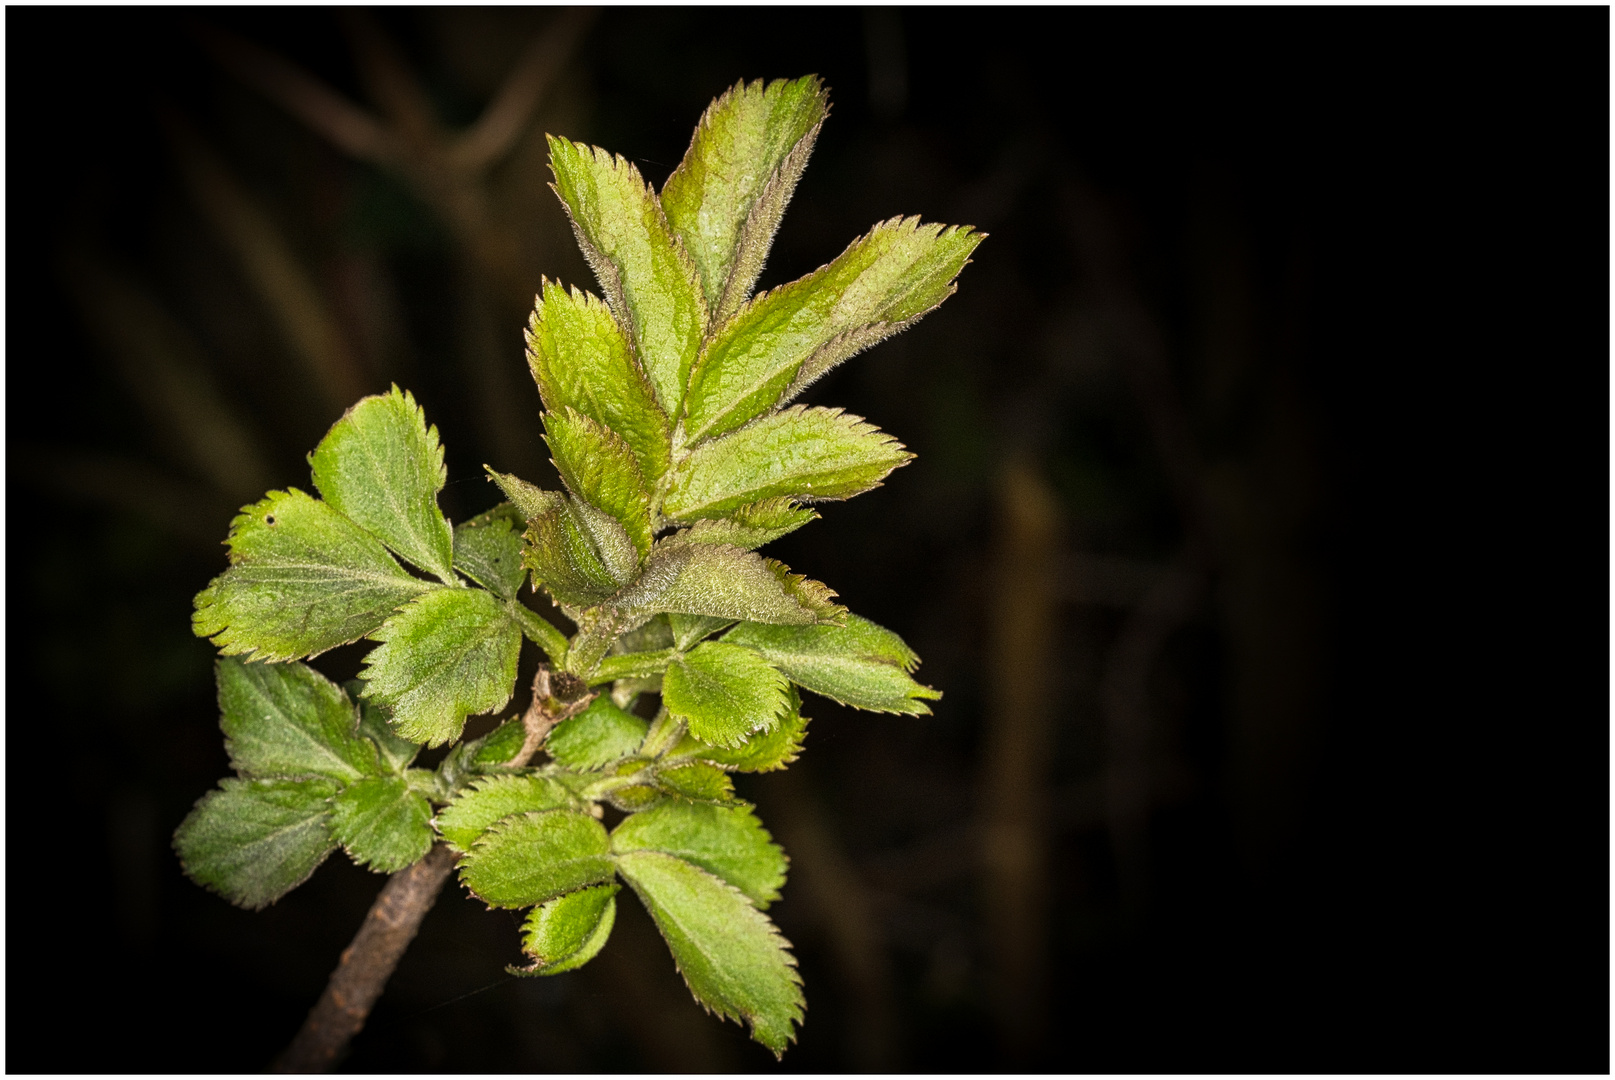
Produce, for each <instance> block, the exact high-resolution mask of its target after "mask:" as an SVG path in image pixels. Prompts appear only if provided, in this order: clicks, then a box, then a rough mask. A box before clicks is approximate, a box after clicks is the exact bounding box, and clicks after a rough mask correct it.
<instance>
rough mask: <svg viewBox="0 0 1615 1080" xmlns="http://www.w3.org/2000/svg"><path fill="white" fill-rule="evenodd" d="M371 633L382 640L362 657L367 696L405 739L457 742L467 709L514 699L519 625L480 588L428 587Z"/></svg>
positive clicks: (479, 710)
mask: <svg viewBox="0 0 1615 1080" xmlns="http://www.w3.org/2000/svg"><path fill="white" fill-rule="evenodd" d="M371 637H372V638H374V639H375V640H376V641H379V642H381V643H382V644H381V645H380V647H378V648H376V649H375V650H374V651H372V652H371V653H370V655H369V656H368V657H366V658H365V669H364V679H365V684H366V685H365V696H366V697H367V698H369V699H370V700H371V701H375V702H379V703H380V704H381V705H383V706H384V707H386V708H387V710H388V711H389V712H390V713H391V714H392V722H393V725H394V727H396V728H397V730H398V733H399V734H400V735H403V736H404V737H405V738H408V739H413V740H415V741H417V742H422V743H425V744H426V745H427V746H439V745H441V744H443V743H446V742H452V741H453V740H455V739H457V738H459V737H460V729H461V728H462V727H464V726H465V718H466V717H467V716H468V715H471V714H474V713H486V712H493V711H494V710H495V709H500V708H503V707H504V705H505V703H506V702H507V701H509V700H510V693H511V690H512V688H513V686H514V684H515V682H516V660H517V657H518V655H519V654H520V652H521V640H522V639H521V630H520V628H518V627H517V625H516V623H515V622H514V621H513V620H512V619H511V618H510V616H509V615H507V614H506V613H505V609H504V607H503V606H502V605H501V604H500V603H499V601H497V600H495V599H494V598H493V596H492V595H491V594H489V593H486V592H483V591H482V590H481V589H442V590H440V591H438V592H434V593H428V594H427V595H425V596H423V597H421V598H420V599H419V600H417V601H415V602H414V603H412V604H410V605H409V606H408V607H406V608H405V609H404V610H403V611H401V612H399V613H398V614H397V615H395V616H393V617H392V618H391V619H389V620H387V622H385V623H383V624H382V625H381V627H379V628H378V629H377V630H376V631H375V632H374V633H372V634H371Z"/></svg>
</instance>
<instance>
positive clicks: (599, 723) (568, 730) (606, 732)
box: [544, 696, 650, 772]
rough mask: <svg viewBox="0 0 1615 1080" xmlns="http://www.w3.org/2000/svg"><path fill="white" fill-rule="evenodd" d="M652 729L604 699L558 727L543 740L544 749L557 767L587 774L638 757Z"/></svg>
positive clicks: (601, 698)
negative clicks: (629, 757)
mask: <svg viewBox="0 0 1615 1080" xmlns="http://www.w3.org/2000/svg"><path fill="white" fill-rule="evenodd" d="M649 729H650V725H649V724H647V723H646V722H645V721H643V720H641V719H640V718H639V717H637V716H634V715H633V714H632V713H626V712H624V711H623V710H621V709H619V708H617V706H615V705H613V704H612V703H611V699H610V698H607V697H604V696H602V697H597V698H595V699H594V700H593V701H591V702H590V703H589V707H588V708H587V709H584V710H583V711H582V712H580V713H578V714H577V715H576V716H570V717H567V718H566V719H565V720H562V721H561V722H560V723H559V724H557V725H555V727H554V728H553V729H552V730H551V731H550V733H549V737H548V738H547V739H545V740H544V749H545V750H546V751H548V752H549V755H550V757H552V758H554V759H555V761H556V762H557V763H558V764H560V765H562V766H565V767H566V768H568V769H577V770H579V771H583V772H587V771H591V770H594V769H601V768H604V767H605V766H607V765H609V764H611V763H612V762H613V761H620V760H621V759H623V758H625V757H628V756H629V755H631V754H635V753H637V752H638V751H639V744H640V743H642V742H644V741H645V732H646V731H648V730H649Z"/></svg>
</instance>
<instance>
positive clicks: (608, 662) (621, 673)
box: [589, 648, 677, 686]
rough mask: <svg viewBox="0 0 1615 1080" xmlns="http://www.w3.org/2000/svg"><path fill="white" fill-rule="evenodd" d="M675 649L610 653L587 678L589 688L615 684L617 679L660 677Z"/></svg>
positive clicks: (671, 658)
mask: <svg viewBox="0 0 1615 1080" xmlns="http://www.w3.org/2000/svg"><path fill="white" fill-rule="evenodd" d="M675 652H677V650H676V649H672V648H667V649H657V650H656V651H655V652H631V653H612V654H611V655H609V656H607V657H605V659H603V660H601V661H600V663H599V665H598V666H597V667H596V668H595V669H594V674H593V675H590V676H589V685H590V686H599V685H600V684H601V683H608V682H616V681H617V680H618V679H638V678H646V677H648V676H654V675H660V674H661V673H662V672H664V671H666V670H667V665H668V664H669V663H671V662H672V660H673V655H674V653H675Z"/></svg>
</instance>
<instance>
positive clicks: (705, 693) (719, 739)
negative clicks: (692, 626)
mask: <svg viewBox="0 0 1615 1080" xmlns="http://www.w3.org/2000/svg"><path fill="white" fill-rule="evenodd" d="M662 703H663V704H664V705H666V706H667V710H668V711H669V712H670V713H672V714H673V715H674V716H676V717H678V718H680V719H681V720H683V721H685V722H686V723H687V724H689V727H690V734H692V735H694V736H695V737H696V738H698V739H700V740H701V741H702V742H706V743H711V744H712V745H714V746H739V745H740V744H741V743H742V742H744V741H745V740H746V736H748V735H750V734H751V733H752V732H754V731H762V730H766V729H768V728H771V727H773V726H774V724H775V723H776V722H778V720H779V716H780V714H781V713H782V712H784V711H785V706H786V695H785V677H784V676H783V675H781V674H780V673H779V672H778V671H775V670H774V668H773V667H772V666H770V665H769V663H768V662H767V661H766V660H764V659H763V658H762V657H761V656H759V655H758V654H757V653H755V652H753V651H751V650H750V649H744V648H741V647H740V646H738V645H729V644H725V643H723V642H719V641H707V642H703V643H702V644H700V645H697V646H696V647H695V648H694V649H692V650H691V651H690V652H689V654H688V655H686V656H682V657H680V658H679V659H677V660H675V661H674V662H673V663H672V664H670V665H668V668H667V674H665V675H663V676H662Z"/></svg>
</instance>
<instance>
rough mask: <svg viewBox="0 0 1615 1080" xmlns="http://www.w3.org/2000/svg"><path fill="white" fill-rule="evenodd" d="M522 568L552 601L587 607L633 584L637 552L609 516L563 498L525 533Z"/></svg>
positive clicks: (621, 528)
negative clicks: (525, 551)
mask: <svg viewBox="0 0 1615 1080" xmlns="http://www.w3.org/2000/svg"><path fill="white" fill-rule="evenodd" d="M527 544H528V546H527V554H526V556H525V558H526V562H527V566H528V567H529V568H530V569H531V570H532V571H533V580H534V581H535V582H537V583H538V584H541V585H543V586H544V588H545V589H546V590H548V592H549V594H550V595H551V596H553V597H554V598H555V599H556V601H557V602H559V603H561V604H565V605H567V606H569V607H592V606H593V605H595V604H598V603H600V601H602V600H604V599H606V598H607V597H609V596H610V595H611V594H612V593H614V592H616V591H617V589H618V588H620V587H621V586H623V585H625V584H627V583H628V582H630V581H632V580H633V578H634V571H635V569H636V568H637V567H638V565H639V551H638V549H637V548H635V547H634V542H633V539H632V538H631V537H630V536H629V535H628V531H627V530H626V529H624V528H623V527H622V525H620V524H619V523H618V522H617V520H616V519H615V518H613V517H612V516H611V515H609V514H607V513H605V512H603V511H600V510H596V509H595V508H594V507H592V506H590V505H588V504H587V503H584V502H580V501H579V500H577V499H567V500H566V501H565V502H564V503H562V504H561V505H559V506H556V507H555V508H553V509H551V510H550V511H548V512H547V513H545V514H544V515H543V516H541V517H539V518H538V519H536V520H535V521H534V522H533V526H532V528H530V529H528V530H527Z"/></svg>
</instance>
